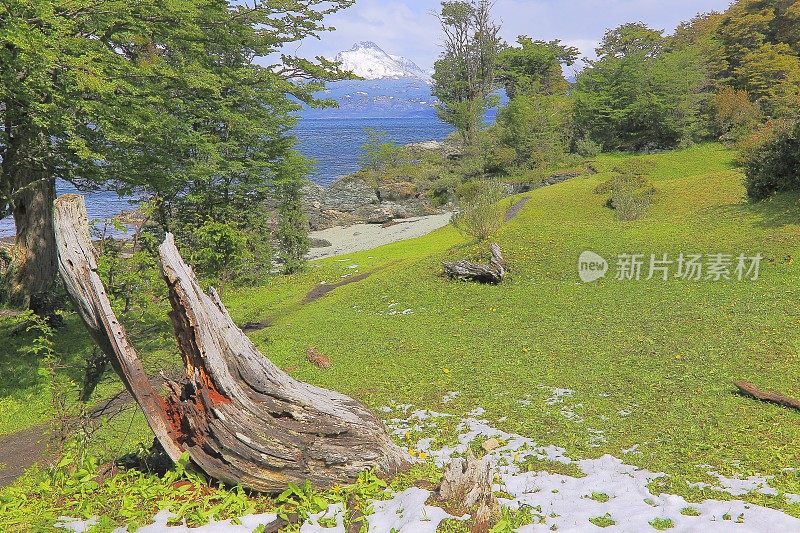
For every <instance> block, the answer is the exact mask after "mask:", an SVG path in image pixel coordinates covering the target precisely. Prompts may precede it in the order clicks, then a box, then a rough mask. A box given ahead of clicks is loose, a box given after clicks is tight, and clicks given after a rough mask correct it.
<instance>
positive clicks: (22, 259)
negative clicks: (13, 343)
mask: <svg viewBox="0 0 800 533" xmlns="http://www.w3.org/2000/svg"><path fill="white" fill-rule="evenodd" d="M31 137H32V138H30V139H29V138H26V136H25V135H24V134H22V138H15V139H14V140H13V142H11V143H9V146H8V149H7V150H6V154H5V156H6V160H5V161H3V162H2V165H3V179H4V180H8V183H9V185H8V186H7V189H8V192H9V197H10V200H11V201H10V204H11V210H12V213H13V216H14V224H15V225H16V228H17V236H16V240H15V243H14V248H13V263H12V268H13V272H12V279H11V283H10V289H9V296H10V300H11V302H12V303H13V304H14V305H18V306H20V307H28V308H30V309H32V310H33V311H34V312H36V313H37V314H39V315H42V316H45V315H49V314H50V313H52V310H53V298H52V288H53V283H54V282H55V279H56V273H57V266H56V244H55V233H54V230H53V200H55V196H56V188H55V179H54V178H53V176H52V175H51V174H50V173H49V172H48V171H47V169H46V168H44V166H43V164H42V163H41V162H40V161H36V160H34V159H33V158H32V157H29V155H30V154H36V155H40V154H41V152H43V151H46V143H45V141H44V140H42V139H38V137H37V136H36V135H31Z"/></svg>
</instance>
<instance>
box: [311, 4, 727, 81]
mask: <svg viewBox="0 0 800 533" xmlns="http://www.w3.org/2000/svg"><path fill="white" fill-rule="evenodd" d="M729 3H730V0H670V1H664V0H571V1H569V2H565V1H559V0H496V4H495V14H496V17H497V18H498V19H499V20H500V21H501V22H502V24H503V31H502V35H503V37H504V38H505V39H506V40H507V41H510V42H513V41H515V40H516V37H517V35H530V36H531V37H533V38H535V39H543V40H551V39H561V40H562V41H564V42H565V43H568V44H571V45H573V46H577V47H578V48H579V49H580V50H581V52H582V54H584V55H586V56H588V57H593V55H594V48H595V47H596V46H597V43H599V41H600V39H601V38H602V37H603V33H604V32H605V31H606V30H607V29H609V28H614V27H617V26H619V25H620V24H623V23H625V22H631V21H643V22H645V23H647V24H649V25H651V26H653V27H655V28H658V29H664V30H666V31H667V32H671V31H672V30H674V28H675V27H676V26H677V25H678V24H679V23H680V22H681V21H684V20H688V19H691V18H692V17H693V16H694V15H695V14H697V13H703V12H708V11H712V10H717V11H719V10H724V9H725V8H726V7H727V6H728V4H729ZM439 5H440V3H439V2H438V1H436V0H408V1H400V0H358V1H357V3H356V5H354V6H353V7H351V8H349V9H346V10H344V11H340V12H339V13H336V14H335V15H333V16H331V17H330V18H329V19H328V21H327V22H328V23H329V24H330V25H332V26H334V27H336V31H334V32H330V33H325V34H323V35H321V38H320V39H319V40H316V39H309V40H306V41H305V42H304V43H302V44H301V46H300V47H299V48H298V49H297V50H298V52H297V53H299V54H301V55H306V56H314V55H318V54H321V55H325V56H333V55H335V54H336V53H337V52H339V51H340V50H344V49H348V48H350V47H351V46H352V45H353V43H355V42H358V41H374V42H375V43H377V44H378V45H379V46H381V47H382V48H383V49H384V50H386V51H387V52H389V53H392V54H398V55H403V56H405V57H407V58H409V59H411V60H412V61H414V62H416V63H417V64H418V65H419V66H421V67H422V68H424V69H429V68H431V66H432V65H433V61H434V60H435V59H436V56H437V55H438V54H439V51H440V42H441V34H440V30H439V24H438V21H437V20H436V18H435V17H433V16H432V14H431V13H432V12H434V11H437V10H438V8H439Z"/></svg>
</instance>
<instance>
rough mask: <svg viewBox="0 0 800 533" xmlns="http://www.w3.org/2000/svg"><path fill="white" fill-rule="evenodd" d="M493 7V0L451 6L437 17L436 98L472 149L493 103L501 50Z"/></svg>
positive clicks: (451, 3) (460, 0)
mask: <svg viewBox="0 0 800 533" xmlns="http://www.w3.org/2000/svg"><path fill="white" fill-rule="evenodd" d="M491 8H492V4H491V2H489V0H470V1H463V0H457V1H448V2H442V10H441V13H440V14H439V15H438V18H439V22H440V23H441V26H442V31H443V33H444V43H443V44H444V51H443V52H442V55H441V56H440V58H439V60H438V61H436V63H435V65H434V74H433V80H434V84H433V94H434V96H436V97H437V98H438V99H439V101H440V105H439V108H438V111H439V116H440V117H441V118H442V120H444V121H445V122H447V123H449V124H451V125H453V126H454V127H455V128H456V129H458V130H459V132H460V133H461V135H462V138H463V140H464V141H465V143H467V144H470V145H471V144H474V143H475V142H476V141H477V134H478V130H479V128H480V120H481V116H482V115H483V113H484V112H485V111H486V109H487V107H488V104H489V102H490V101H491V99H490V96H491V93H492V91H493V89H494V87H495V72H496V66H497V55H498V53H499V52H500V49H501V45H502V41H501V39H500V37H499V32H500V25H499V24H497V23H496V22H494V21H493V20H492V14H491Z"/></svg>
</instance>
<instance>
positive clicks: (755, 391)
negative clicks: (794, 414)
mask: <svg viewBox="0 0 800 533" xmlns="http://www.w3.org/2000/svg"><path fill="white" fill-rule="evenodd" d="M734 385H736V388H737V389H739V392H741V393H742V394H745V395H747V396H751V397H753V398H755V399H757V400H761V401H764V402H771V403H776V404H778V405H782V406H784V407H791V408H793V409H800V400H795V399H794V398H789V397H788V396H784V395H783V394H778V393H777V392H766V391H762V390H761V389H759V388H758V387H756V386H755V385H753V384H752V383H748V382H746V381H737V382H736V383H734Z"/></svg>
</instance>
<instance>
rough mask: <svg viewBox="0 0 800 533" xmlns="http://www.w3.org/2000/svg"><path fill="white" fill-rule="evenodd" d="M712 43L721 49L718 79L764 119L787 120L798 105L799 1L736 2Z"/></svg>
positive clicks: (728, 11)
mask: <svg viewBox="0 0 800 533" xmlns="http://www.w3.org/2000/svg"><path fill="white" fill-rule="evenodd" d="M714 39H715V40H716V41H717V42H718V43H719V46H720V48H721V50H722V54H721V55H722V61H721V64H720V65H719V68H718V69H717V78H718V79H719V80H720V82H722V83H723V84H726V85H729V86H731V87H733V88H735V89H739V90H743V91H746V92H747V93H748V94H749V95H750V96H751V97H752V98H753V99H754V101H756V102H757V103H758V104H759V106H760V107H761V110H762V111H763V112H764V113H765V115H766V116H768V117H772V118H779V117H786V116H792V115H793V114H794V112H795V110H796V109H797V107H798V105H800V101H798V96H800V2H797V1H793V0H738V1H737V2H734V3H733V5H731V7H730V8H729V9H728V10H727V11H726V12H725V13H724V14H723V15H722V17H721V19H720V21H719V24H718V25H717V28H716V31H715V34H714Z"/></svg>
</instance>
